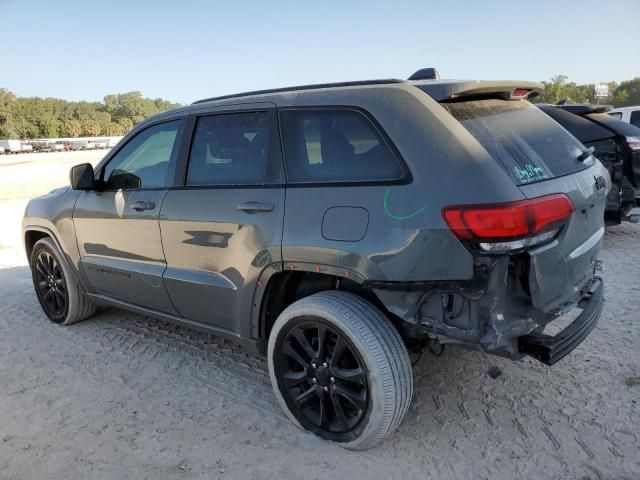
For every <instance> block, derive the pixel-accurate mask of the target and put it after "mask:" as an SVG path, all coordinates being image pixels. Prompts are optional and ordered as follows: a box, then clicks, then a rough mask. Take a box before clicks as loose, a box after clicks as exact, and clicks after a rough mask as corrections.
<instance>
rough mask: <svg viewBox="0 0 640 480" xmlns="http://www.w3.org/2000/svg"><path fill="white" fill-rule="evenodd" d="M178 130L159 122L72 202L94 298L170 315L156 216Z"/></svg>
mask: <svg viewBox="0 0 640 480" xmlns="http://www.w3.org/2000/svg"><path fill="white" fill-rule="evenodd" d="M183 124H184V121H183V120H182V119H177V120H172V121H165V122H159V123H156V124H154V125H151V126H149V127H147V128H144V129H143V130H141V131H140V132H138V133H137V134H135V135H134V136H133V137H131V138H130V139H129V140H128V141H126V143H124V144H122V145H121V146H120V148H119V149H118V150H117V151H116V152H114V153H113V154H112V155H111V157H110V158H109V160H108V161H107V163H106V164H104V165H103V166H101V167H100V169H99V170H98V171H97V172H96V174H97V177H98V182H99V183H100V184H101V187H100V188H99V189H98V190H92V191H85V192H82V193H81V194H80V196H79V197H78V200H77V201H76V205H75V208H74V212H73V223H74V226H75V230H76V236H77V241H78V249H79V251H80V257H81V265H82V270H83V272H84V274H85V275H86V277H87V280H88V281H89V283H90V284H91V287H92V288H93V289H94V291H95V292H97V293H99V294H103V295H106V296H109V297H113V298H116V299H118V300H122V301H125V302H129V303H133V304H136V305H140V306H144V307H147V308H152V309H154V310H159V311H162V312H168V313H175V310H174V309H173V307H172V305H171V302H170V301H169V298H168V296H167V292H166V290H165V288H164V286H163V284H162V272H163V271H164V269H165V258H164V253H163V250H162V242H161V239H160V226H159V224H158V215H159V212H160V206H161V205H162V201H163V199H164V196H165V195H166V193H167V185H168V184H169V183H170V181H172V180H173V175H174V168H175V160H176V157H177V145H178V143H179V139H180V135H181V132H182V128H183Z"/></svg>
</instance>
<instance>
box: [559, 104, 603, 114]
mask: <svg viewBox="0 0 640 480" xmlns="http://www.w3.org/2000/svg"><path fill="white" fill-rule="evenodd" d="M554 107H558V108H561V109H562V110H566V111H567V112H571V113H574V114H576V115H588V114H589V113H605V112H608V111H610V110H613V105H594V104H592V103H566V101H560V102H558V104H557V105H554Z"/></svg>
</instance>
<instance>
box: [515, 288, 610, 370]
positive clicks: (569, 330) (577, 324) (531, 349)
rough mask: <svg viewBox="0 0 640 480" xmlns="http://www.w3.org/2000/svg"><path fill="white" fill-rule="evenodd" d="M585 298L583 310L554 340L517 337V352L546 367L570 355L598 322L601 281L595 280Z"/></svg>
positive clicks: (547, 336) (601, 294) (536, 336)
mask: <svg viewBox="0 0 640 480" xmlns="http://www.w3.org/2000/svg"><path fill="white" fill-rule="evenodd" d="M584 295H585V296H584V298H583V300H582V302H584V303H586V306H585V307H584V309H583V311H582V313H581V314H580V315H578V317H576V319H575V320H574V321H573V322H571V324H569V325H568V326H567V327H566V328H565V329H564V330H562V331H561V332H560V333H558V334H557V335H555V336H550V335H545V334H544V333H532V334H529V335H525V336H523V337H520V338H519V339H518V349H519V351H520V352H521V353H523V354H526V355H529V356H531V357H533V358H535V359H537V360H540V361H541V362H542V363H544V364H547V365H553V364H555V363H557V362H558V361H560V360H561V359H563V358H564V357H565V356H567V355H568V354H569V353H571V351H573V350H574V349H575V348H576V347H577V346H578V345H580V343H582V341H583V340H584V339H585V338H586V337H587V336H588V335H589V333H590V332H591V330H593V328H594V327H595V326H596V323H597V322H598V319H599V318H600V314H601V313H602V307H603V306H604V283H603V281H602V279H601V278H600V277H594V279H593V281H592V282H591V283H590V284H589V287H588V288H587V289H586V290H585V291H584Z"/></svg>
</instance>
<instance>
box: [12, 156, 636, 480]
mask: <svg viewBox="0 0 640 480" xmlns="http://www.w3.org/2000/svg"><path fill="white" fill-rule="evenodd" d="M103 154H104V151H103V152H74V153H67V154H54V153H51V154H33V155H31V154H30V155H23V156H15V157H0V295H1V298H2V307H1V308H0V479H2V480H30V479H34V480H35V479H37V480H42V479H48V480H56V479H60V480H62V479H65V480H67V479H131V480H134V479H154V480H155V479H217V478H219V479H249V480H252V479H255V480H258V479H278V480H282V479H304V480H310V479H316V478H317V479H343V478H350V479H359V478H366V479H396V478H397V479H402V480H409V479H417V478H420V479H425V478H434V479H442V480H444V479H463V478H464V479H466V478H479V479H489V478H491V479H515V478H544V479H581V480H586V479H616V480H620V479H629V480H631V479H638V478H640V308H639V307H640V298H639V294H638V292H639V291H640V226H636V225H623V226H618V227H615V228H612V229H610V230H609V231H608V232H607V234H606V236H605V240H604V250H603V252H602V256H601V258H602V259H603V260H604V262H605V271H604V277H605V280H606V288H607V304H606V306H605V309H604V313H603V316H602V318H601V319H600V322H599V323H598V325H597V327H596V329H595V330H594V331H593V333H592V334H591V335H590V336H589V337H588V338H587V340H586V341H585V342H584V343H583V344H582V345H581V346H580V347H578V349H577V350H575V351H574V352H573V353H572V354H571V355H570V356H569V357H568V358H566V359H565V360H564V361H562V362H561V363H560V364H558V365H556V366H555V367H553V368H549V367H546V366H544V365H542V364H540V363H537V362H535V361H533V360H530V359H525V360H524V361H521V362H511V361H508V360H504V359H499V358H492V357H489V356H486V355H483V354H481V353H478V352H473V351H466V350H462V349H455V348H450V349H448V350H446V351H445V353H444V354H443V355H442V356H441V357H434V356H432V355H429V354H425V355H424V356H423V357H422V359H421V360H420V362H419V363H418V364H417V365H416V367H415V368H414V375H415V393H414V398H413V403H412V405H411V408H410V410H409V412H408V414H407V416H406V417H405V419H404V422H403V424H402V425H401V426H400V428H399V429H398V431H397V432H396V433H395V434H394V435H393V436H392V437H391V438H389V439H388V440H387V441H386V442H385V443H383V444H382V445H381V446H379V447H377V448H375V449H374V450H371V451H368V452H363V453H353V452H348V451H345V450H343V449H342V448H340V447H338V446H335V445H331V444H328V443H325V442H322V441H320V440H319V439H317V438H315V437H313V436H311V435H308V434H305V433H303V432H302V431H300V430H298V429H296V428H295V427H294V426H293V425H291V424H290V423H289V422H288V421H287V420H286V419H285V417H284V415H283V414H282V412H281V411H280V409H279V407H278V405H277V403H276V400H275V397H274V395H273V393H272V390H271V385H270V383H269V378H268V373H267V368H266V362H265V360H264V359H262V358H257V357H252V356H248V355H246V354H245V353H244V352H243V351H242V350H240V349H239V348H237V347H235V346H234V345H232V344H230V343H227V342H225V341H222V340H219V339H216V338H214V337H212V336H209V335H204V334H201V333H198V332H195V331H191V330H188V329H186V328H182V327H176V326H173V325H170V324H167V323H164V322H159V321H156V320H153V319H150V318H145V317H141V316H139V315H135V314H131V313H127V312H124V311H119V310H115V309H111V310H106V311H103V312H101V313H99V314H98V315H96V316H95V318H92V319H90V320H88V321H85V322H82V323H80V324H77V325H74V326H72V327H60V326H57V325H54V324H52V323H50V322H49V321H48V320H47V319H46V317H45V315H44V314H43V313H42V311H41V309H40V307H39V305H38V303H37V300H36V297H35V294H34V293H33V287H32V284H31V278H30V272H29V269H28V267H27V261H26V258H25V256H24V253H23V250H22V245H21V242H20V235H19V224H20V219H21V216H22V212H23V210H24V206H25V204H26V202H27V199H28V198H29V197H31V196H34V195H37V194H41V193H46V192H47V191H49V190H51V189H52V188H53V187H55V186H57V185H60V184H64V183H66V182H67V181H68V180H67V179H68V169H69V167H70V166H71V165H72V164H75V163H81V162H83V161H95V160H97V159H99V157H100V156H102V155H103ZM15 162H18V163H15ZM491 366H497V367H499V368H500V369H501V370H502V372H503V373H502V375H501V376H499V377H498V378H496V379H492V378H490V377H489V375H488V374H487V370H488V368H489V367H491Z"/></svg>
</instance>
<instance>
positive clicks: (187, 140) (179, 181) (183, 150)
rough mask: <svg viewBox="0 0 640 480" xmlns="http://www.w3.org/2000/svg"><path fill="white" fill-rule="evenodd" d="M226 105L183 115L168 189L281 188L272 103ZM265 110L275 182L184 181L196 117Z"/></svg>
mask: <svg viewBox="0 0 640 480" xmlns="http://www.w3.org/2000/svg"><path fill="white" fill-rule="evenodd" d="M225 107H229V108H221V109H215V110H197V111H194V112H192V113H191V114H190V115H189V117H188V118H187V122H186V127H185V131H184V135H183V141H182V144H181V145H180V154H179V158H180V161H179V162H178V167H177V168H176V171H175V176H174V181H173V185H172V187H171V190H195V189H221V188H227V189H259V188H283V187H284V186H285V180H284V165H283V161H282V153H281V147H280V145H281V144H280V139H279V137H280V132H279V130H278V124H277V122H276V112H275V107H273V106H271V105H260V106H256V105H247V106H246V107H244V106H243V105H242V104H234V105H225ZM261 112H263V113H266V114H267V121H268V126H269V131H270V136H271V138H270V143H269V159H268V162H270V163H272V164H273V165H276V166H277V168H278V170H279V171H278V176H279V177H280V178H279V179H278V180H277V181H275V182H270V183H258V184H256V183H246V184H241V183H234V184H225V183H214V184H202V185H187V172H188V170H189V160H190V156H191V148H192V146H193V140H194V138H195V134H196V126H197V123H198V119H199V118H201V117H211V116H217V115H233V114H240V113H261Z"/></svg>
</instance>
